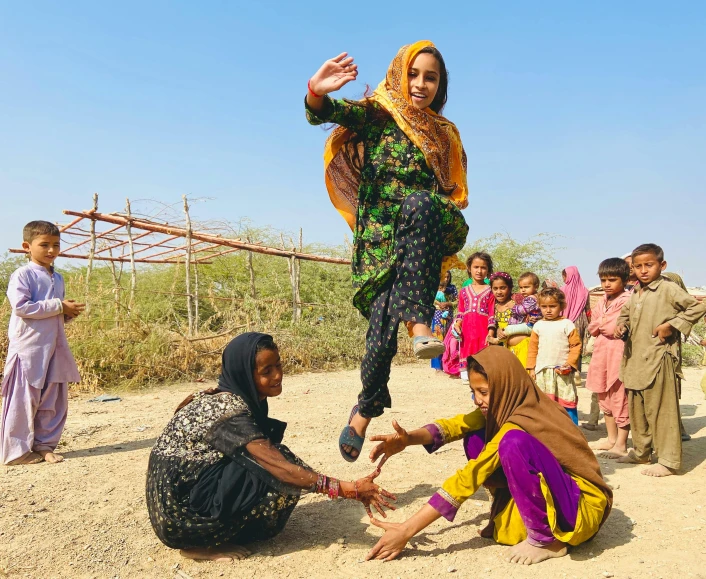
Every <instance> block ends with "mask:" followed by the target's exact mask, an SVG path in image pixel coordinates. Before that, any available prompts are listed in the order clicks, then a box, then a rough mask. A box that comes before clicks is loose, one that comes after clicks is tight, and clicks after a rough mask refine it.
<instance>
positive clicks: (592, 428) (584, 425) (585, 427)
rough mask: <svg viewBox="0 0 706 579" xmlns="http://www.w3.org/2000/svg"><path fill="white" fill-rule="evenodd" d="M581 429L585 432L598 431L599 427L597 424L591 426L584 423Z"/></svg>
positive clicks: (588, 423)
mask: <svg viewBox="0 0 706 579" xmlns="http://www.w3.org/2000/svg"><path fill="white" fill-rule="evenodd" d="M581 428H583V429H584V430H598V425H597V424H591V423H590V422H584V423H583V424H582V425H581Z"/></svg>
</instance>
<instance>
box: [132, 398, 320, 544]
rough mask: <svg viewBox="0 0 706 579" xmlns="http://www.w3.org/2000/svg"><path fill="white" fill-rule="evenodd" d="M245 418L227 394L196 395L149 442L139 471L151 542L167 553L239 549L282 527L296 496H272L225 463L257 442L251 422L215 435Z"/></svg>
mask: <svg viewBox="0 0 706 579" xmlns="http://www.w3.org/2000/svg"><path fill="white" fill-rule="evenodd" d="M249 416H250V411H249V410H248V407H247V405H246V404H245V402H244V401H243V400H242V399H241V398H240V397H239V396H237V395H235V394H231V393H229V392H221V393H218V394H213V395H209V394H205V393H198V394H196V395H195V396H194V399H193V400H192V401H191V402H190V403H189V404H188V405H187V406H185V407H184V408H182V409H181V410H179V411H178V412H177V413H176V414H175V415H174V417H173V418H172V419H171V420H170V421H169V423H168V424H167V426H166V428H165V429H164V431H163V432H162V434H161V435H160V437H159V438H158V439H157V442H156V443H155V445H154V447H153V449H152V452H151V453H150V459H149V465H148V469H147V485H146V495H147V510H148V512H149V516H150V521H151V523H152V527H153V528H154V531H155V533H156V534H157V537H159V539H160V540H161V541H162V542H163V543H164V544H165V545H167V546H168V547H171V548H174V549H185V548H190V547H201V546H210V547H213V546H218V545H221V544H223V543H235V544H244V543H247V542H251V541H258V540H263V539H267V538H270V537H273V536H274V535H276V534H277V533H279V532H280V531H281V530H282V529H283V528H284V526H285V524H286V523H287V521H288V519H289V517H290V515H291V514H292V511H293V510H294V507H295V506H296V504H297V502H298V501H299V492H298V491H291V490H289V491H288V492H282V490H281V489H279V490H278V489H276V488H275V487H273V486H272V485H270V484H267V482H263V481H262V480H261V479H258V478H257V477H253V476H251V475H250V473H249V472H246V471H245V470H244V469H242V468H241V467H240V466H239V465H238V464H237V463H235V462H234V461H233V460H231V456H229V454H230V455H233V454H235V453H238V452H243V448H244V446H245V444H247V443H248V442H251V441H252V440H256V439H258V438H264V436H263V435H262V434H260V433H259V432H258V429H257V427H256V425H255V424H254V421H253V422H252V427H249V426H248V427H247V428H245V429H244V431H241V432H230V433H226V435H225V436H223V427H224V425H226V428H227V425H228V424H231V423H233V419H237V420H238V421H240V423H241V424H246V425H248V418H249ZM214 432H220V433H221V434H219V435H216V436H214ZM276 446H277V448H278V449H279V450H280V452H282V454H283V455H284V456H285V458H286V459H287V460H289V461H290V462H294V463H296V464H299V465H300V466H303V467H305V468H308V467H306V465H305V464H304V463H303V462H301V461H300V460H299V459H298V458H297V457H296V456H294V455H293V454H292V453H291V452H290V451H289V449H287V448H286V447H285V446H283V445H276ZM238 448H240V450H237V449H238Z"/></svg>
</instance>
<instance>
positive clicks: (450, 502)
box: [429, 489, 461, 522]
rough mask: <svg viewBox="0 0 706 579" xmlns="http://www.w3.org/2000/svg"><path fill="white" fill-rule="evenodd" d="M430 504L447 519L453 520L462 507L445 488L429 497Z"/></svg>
mask: <svg viewBox="0 0 706 579" xmlns="http://www.w3.org/2000/svg"><path fill="white" fill-rule="evenodd" d="M429 506H431V507H432V508H433V509H434V510H436V511H438V513H439V514H440V515H441V516H442V517H444V518H445V519H446V520H447V521H449V522H452V521H453V520H454V519H455V518H456V513H457V512H458V509H459V508H460V507H461V503H460V502H458V501H457V500H456V499H455V498H453V497H452V496H451V495H450V494H449V493H447V492H446V491H445V490H444V489H439V490H438V491H437V492H436V493H434V495H433V496H432V497H431V498H430V499H429Z"/></svg>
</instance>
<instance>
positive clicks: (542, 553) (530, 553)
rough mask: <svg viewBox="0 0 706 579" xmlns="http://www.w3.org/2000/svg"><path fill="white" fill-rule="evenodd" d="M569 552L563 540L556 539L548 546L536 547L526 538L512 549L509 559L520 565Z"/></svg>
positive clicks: (561, 555)
mask: <svg viewBox="0 0 706 579" xmlns="http://www.w3.org/2000/svg"><path fill="white" fill-rule="evenodd" d="M568 552H569V551H568V549H567V548H566V544H565V543H562V542H561V541H554V542H553V543H549V544H548V545H547V546H546V547H535V546H534V545H530V543H529V541H528V540H527V539H525V540H524V541H522V542H521V543H518V544H517V545H515V546H514V547H513V548H512V549H510V556H509V557H508V558H507V560H508V561H509V562H510V563H517V564H518V565H534V564H536V563H541V562H542V561H546V560H547V559H555V558H557V557H563V556H564V555H566V554H567V553H568Z"/></svg>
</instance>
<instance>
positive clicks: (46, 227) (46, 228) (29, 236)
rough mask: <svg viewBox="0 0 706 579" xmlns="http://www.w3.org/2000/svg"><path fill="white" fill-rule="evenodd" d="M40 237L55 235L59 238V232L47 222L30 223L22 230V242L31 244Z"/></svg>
mask: <svg viewBox="0 0 706 579" xmlns="http://www.w3.org/2000/svg"><path fill="white" fill-rule="evenodd" d="M40 235H56V236H57V237H60V236H61V232H60V231H59V228H58V227H57V226H56V225H54V224H53V223H50V222H49V221H30V222H29V223H28V224H27V225H25V226H24V229H23V230H22V241H26V242H27V243H32V240H33V239H34V238H35V237H39V236H40Z"/></svg>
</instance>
